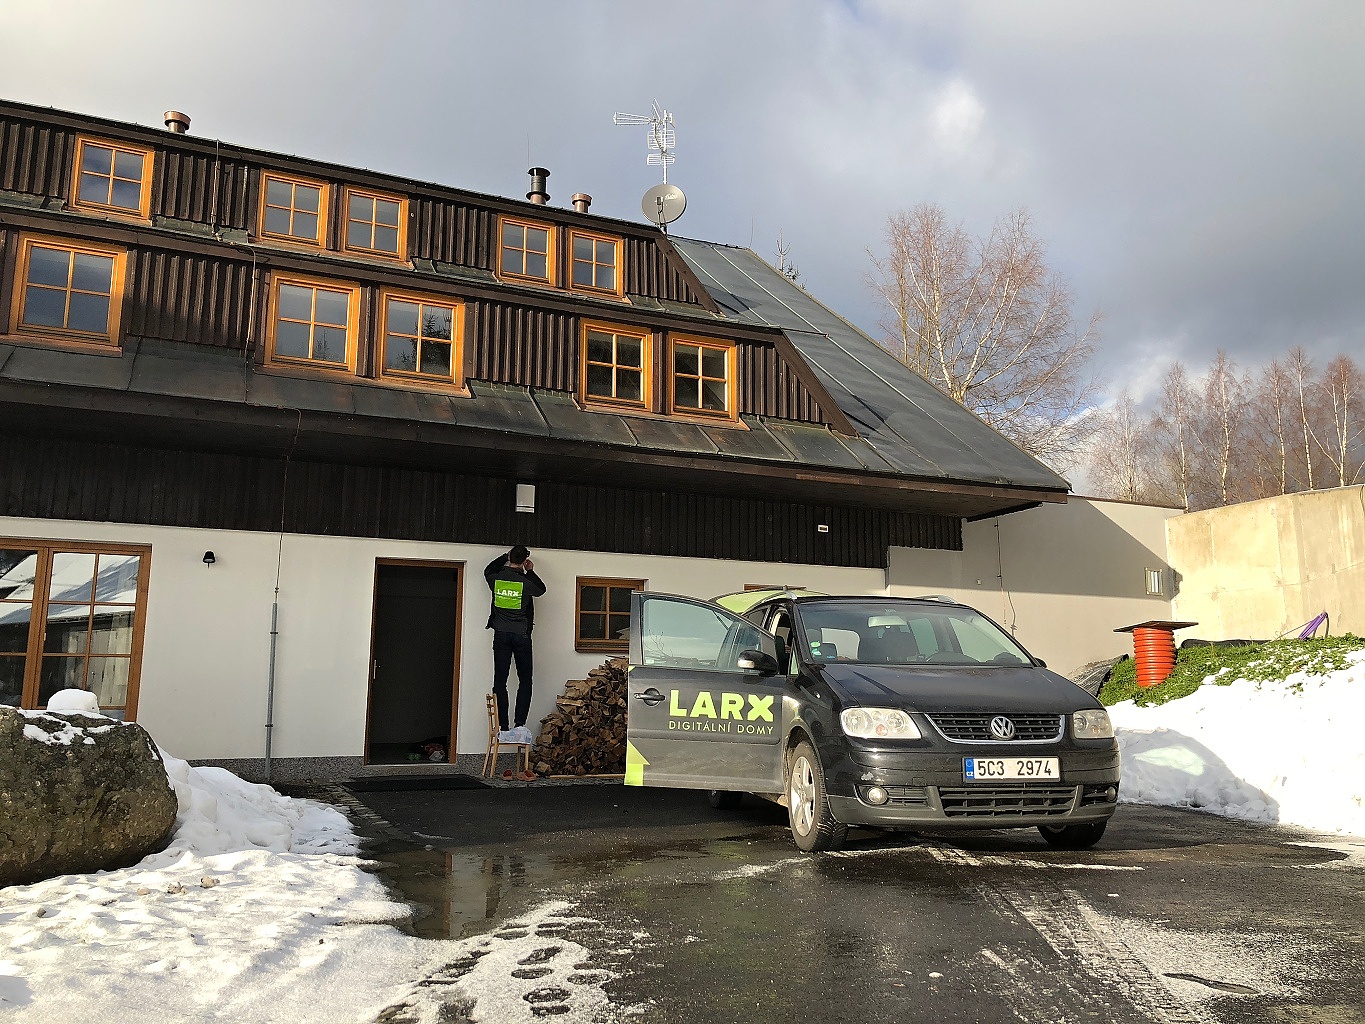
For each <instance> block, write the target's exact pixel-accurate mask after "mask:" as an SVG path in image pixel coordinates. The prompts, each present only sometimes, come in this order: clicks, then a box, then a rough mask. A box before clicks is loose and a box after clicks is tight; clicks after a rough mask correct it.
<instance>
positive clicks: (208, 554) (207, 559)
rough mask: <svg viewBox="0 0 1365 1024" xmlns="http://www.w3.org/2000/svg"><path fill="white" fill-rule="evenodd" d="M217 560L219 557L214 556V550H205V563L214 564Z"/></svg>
mask: <svg viewBox="0 0 1365 1024" xmlns="http://www.w3.org/2000/svg"><path fill="white" fill-rule="evenodd" d="M216 561H218V559H217V558H215V557H214V556H213V552H212V551H205V552H204V564H205V565H212V564H213V563H214V562H216Z"/></svg>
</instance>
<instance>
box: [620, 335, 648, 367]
mask: <svg viewBox="0 0 1365 1024" xmlns="http://www.w3.org/2000/svg"><path fill="white" fill-rule="evenodd" d="M644 347H645V345H644V342H643V341H641V340H640V339H639V338H631V337H625V336H621V335H618V336H617V338H616V361H617V362H618V363H619V364H620V365H622V366H640V365H641V363H640V355H641V353H642V352H643V350H644Z"/></svg>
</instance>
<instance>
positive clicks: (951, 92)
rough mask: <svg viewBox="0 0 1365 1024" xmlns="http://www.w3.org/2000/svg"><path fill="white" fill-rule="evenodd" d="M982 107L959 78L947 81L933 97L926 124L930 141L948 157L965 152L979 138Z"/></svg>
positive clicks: (982, 116)
mask: <svg viewBox="0 0 1365 1024" xmlns="http://www.w3.org/2000/svg"><path fill="white" fill-rule="evenodd" d="M985 120H986V108H985V107H984V106H982V104H981V101H980V100H979V99H977V96H976V92H975V91H974V90H973V89H972V87H971V86H970V85H968V84H967V83H966V82H964V81H962V80H961V79H957V80H955V81H952V82H949V83H948V84H947V85H946V86H945V87H944V88H943V89H942V90H941V91H940V92H939V94H938V95H937V96H936V97H935V99H934V103H933V110H932V111H931V113H930V115H929V122H930V124H931V125H932V126H933V131H934V141H935V142H937V143H938V145H939V147H940V148H941V149H942V150H943V151H944V152H945V153H946V154H947V155H949V156H955V155H958V154H961V153H965V152H966V151H967V150H968V149H969V148H970V147H971V146H972V144H973V143H975V142H976V141H977V140H978V138H979V137H980V135H981V126H982V124H983V123H984V122H985Z"/></svg>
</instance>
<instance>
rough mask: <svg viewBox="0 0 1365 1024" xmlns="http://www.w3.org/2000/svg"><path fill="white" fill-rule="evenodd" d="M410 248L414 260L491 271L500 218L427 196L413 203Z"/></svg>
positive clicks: (476, 209) (484, 211)
mask: <svg viewBox="0 0 1365 1024" xmlns="http://www.w3.org/2000/svg"><path fill="white" fill-rule="evenodd" d="M411 206H412V215H413V222H412V231H411V234H410V236H409V239H408V249H409V253H410V255H411V256H412V257H413V258H414V259H424V260H438V261H440V262H442V263H456V264H459V265H460V266H462V267H477V268H478V269H480V270H487V271H490V272H491V271H492V270H493V269H494V268H493V251H494V239H493V236H494V234H495V233H496V232H497V229H498V218H497V214H495V213H494V212H493V211H492V210H484V209H479V208H478V207H475V206H470V205H468V204H467V203H456V202H444V201H442V200H439V199H432V198H429V197H427V196H419V197H417V198H415V199H413V200H412V203H411Z"/></svg>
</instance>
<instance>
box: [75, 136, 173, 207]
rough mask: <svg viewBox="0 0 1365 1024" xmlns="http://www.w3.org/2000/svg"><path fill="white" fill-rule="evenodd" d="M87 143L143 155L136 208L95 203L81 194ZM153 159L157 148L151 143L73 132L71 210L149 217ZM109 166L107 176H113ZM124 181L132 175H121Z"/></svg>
mask: <svg viewBox="0 0 1365 1024" xmlns="http://www.w3.org/2000/svg"><path fill="white" fill-rule="evenodd" d="M86 146H100V147H103V148H105V149H112V150H114V151H115V152H116V153H117V152H118V151H119V150H122V151H123V152H125V153H137V154H138V155H139V156H141V157H142V181H141V183H140V185H139V192H138V208H137V209H136V210H129V209H127V208H125V207H122V206H113V205H111V204H109V203H97V202H92V201H90V200H88V199H82V198H81V165H82V163H83V162H84V159H85V147H86ZM155 160H156V150H155V149H152V148H151V147H150V146H136V145H132V144H130V143H127V142H114V141H113V140H112V139H101V138H98V137H96V136H93V135H78V136H76V158H75V161H74V162H73V163H74V166H73V167H72V170H71V202H70V206H71V208H72V209H73V210H80V211H82V212H84V213H98V214H104V215H107V216H114V217H131V218H132V219H134V220H142V221H150V220H151V216H152V166H153V164H154V162H155ZM112 176H113V172H112V170H111V172H110V177H111V179H112ZM121 180H123V181H128V180H131V179H128V178H124V179H121Z"/></svg>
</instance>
